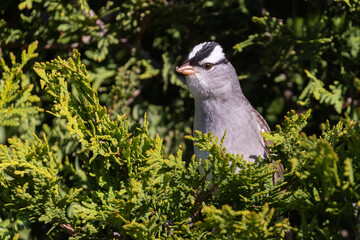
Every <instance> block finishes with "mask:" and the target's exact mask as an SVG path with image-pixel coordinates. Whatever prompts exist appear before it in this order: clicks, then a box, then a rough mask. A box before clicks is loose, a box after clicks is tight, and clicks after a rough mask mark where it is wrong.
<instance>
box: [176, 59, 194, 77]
mask: <svg viewBox="0 0 360 240" xmlns="http://www.w3.org/2000/svg"><path fill="white" fill-rule="evenodd" d="M176 71H177V72H178V73H181V74H184V75H186V76H188V75H191V74H194V73H195V72H196V71H195V69H194V67H193V66H191V65H190V63H189V62H187V63H185V64H184V65H182V66H181V67H176Z"/></svg>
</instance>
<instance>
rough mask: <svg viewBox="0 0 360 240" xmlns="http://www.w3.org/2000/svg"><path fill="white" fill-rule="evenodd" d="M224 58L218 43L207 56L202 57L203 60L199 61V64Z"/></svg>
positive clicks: (216, 61) (215, 61)
mask: <svg viewBox="0 0 360 240" xmlns="http://www.w3.org/2000/svg"><path fill="white" fill-rule="evenodd" d="M224 59H225V54H224V52H223V49H222V47H221V46H220V45H217V46H216V47H215V48H214V50H213V51H212V52H211V53H210V55H209V56H208V57H207V58H204V59H203V60H201V61H200V64H204V63H206V62H209V63H218V62H220V61H222V60H224Z"/></svg>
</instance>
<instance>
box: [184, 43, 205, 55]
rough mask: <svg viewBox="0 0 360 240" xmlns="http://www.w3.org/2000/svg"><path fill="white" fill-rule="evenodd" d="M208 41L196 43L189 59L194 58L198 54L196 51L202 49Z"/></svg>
mask: <svg viewBox="0 0 360 240" xmlns="http://www.w3.org/2000/svg"><path fill="white" fill-rule="evenodd" d="M206 43H207V42H204V43H200V44H198V45H196V46H195V47H194V48H193V50H192V51H191V52H190V53H189V57H188V59H192V58H193V57H194V56H195V55H196V53H197V52H198V51H200V50H201V48H202V47H203V46H204V45H205V44H206Z"/></svg>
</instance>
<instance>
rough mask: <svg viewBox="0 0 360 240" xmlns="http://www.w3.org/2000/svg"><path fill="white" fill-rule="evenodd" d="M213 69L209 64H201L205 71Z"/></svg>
mask: <svg viewBox="0 0 360 240" xmlns="http://www.w3.org/2000/svg"><path fill="white" fill-rule="evenodd" d="M212 67H213V65H212V64H211V63H204V64H203V69H205V70H210V69H211V68H212Z"/></svg>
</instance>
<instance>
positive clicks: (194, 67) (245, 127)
mask: <svg viewBox="0 0 360 240" xmlns="http://www.w3.org/2000/svg"><path fill="white" fill-rule="evenodd" d="M176 71H177V72H179V73H182V74H184V75H185V76H186V83H187V85H188V86H189V89H190V92H191V93H192V95H193V97H194V99H195V116H194V131H195V130H199V131H201V132H202V133H208V132H212V133H213V134H214V135H215V136H218V137H220V138H221V137H222V136H223V135H224V133H225V130H227V134H226V137H225V142H224V145H223V146H224V147H226V150H227V152H229V153H234V154H240V155H242V154H243V156H244V159H246V160H247V161H251V162H256V161H257V157H258V156H260V157H261V158H266V157H267V155H268V149H267V143H266V141H265V140H264V138H263V136H262V135H261V132H264V131H265V132H269V131H270V128H269V126H268V124H267V123H266V121H265V119H264V118H263V117H262V116H261V115H260V114H259V113H258V112H257V111H256V110H255V109H254V108H253V107H252V106H251V104H250V103H249V101H248V100H247V99H246V97H245V96H244V94H243V92H242V90H241V87H240V83H239V80H238V76H237V74H236V72H235V69H234V67H233V66H232V65H231V63H230V62H229V61H228V60H227V59H226V57H225V54H224V52H223V49H222V47H221V46H220V45H219V44H218V43H216V42H204V43H200V44H198V45H196V46H195V47H194V48H193V49H192V50H191V52H190V53H189V55H188V56H187V59H186V60H185V63H184V64H183V65H182V66H181V67H177V68H176ZM194 150H195V154H196V156H197V157H198V158H202V159H206V158H207V156H208V153H207V152H201V151H199V149H198V148H197V147H196V146H195V149H194ZM278 170H279V171H278V173H277V174H276V176H274V181H275V182H276V180H277V179H278V178H282V167H281V166H280V167H278Z"/></svg>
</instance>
